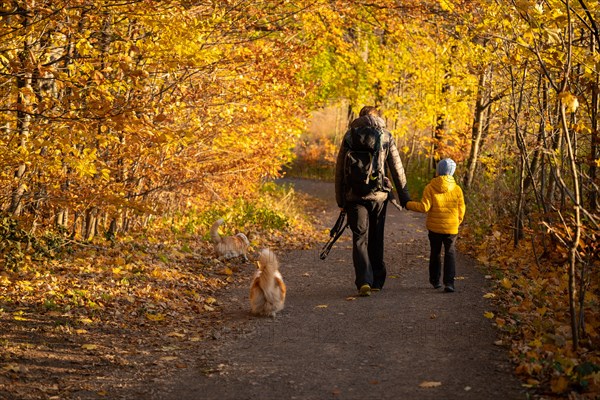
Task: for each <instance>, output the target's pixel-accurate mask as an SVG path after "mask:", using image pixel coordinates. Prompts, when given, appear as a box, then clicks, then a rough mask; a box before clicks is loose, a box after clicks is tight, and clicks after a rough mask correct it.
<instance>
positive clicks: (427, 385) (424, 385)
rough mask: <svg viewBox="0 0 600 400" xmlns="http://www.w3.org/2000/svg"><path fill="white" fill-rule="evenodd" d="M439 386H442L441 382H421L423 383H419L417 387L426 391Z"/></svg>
mask: <svg viewBox="0 0 600 400" xmlns="http://www.w3.org/2000/svg"><path fill="white" fill-rule="evenodd" d="M439 386H442V382H436V381H423V382H421V383H419V387H422V388H426V389H429V388H436V387H439Z"/></svg>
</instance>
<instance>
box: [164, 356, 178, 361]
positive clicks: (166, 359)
mask: <svg viewBox="0 0 600 400" xmlns="http://www.w3.org/2000/svg"><path fill="white" fill-rule="evenodd" d="M178 358H179V357H175V356H164V357H161V358H160V361H175V360H177V359H178Z"/></svg>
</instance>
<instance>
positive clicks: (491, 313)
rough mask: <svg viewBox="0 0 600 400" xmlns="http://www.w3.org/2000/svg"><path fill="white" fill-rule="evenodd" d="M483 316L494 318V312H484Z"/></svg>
mask: <svg viewBox="0 0 600 400" xmlns="http://www.w3.org/2000/svg"><path fill="white" fill-rule="evenodd" d="M483 316H484V317H486V318H487V319H492V318H494V313H493V312H491V311H486V312H484V313H483Z"/></svg>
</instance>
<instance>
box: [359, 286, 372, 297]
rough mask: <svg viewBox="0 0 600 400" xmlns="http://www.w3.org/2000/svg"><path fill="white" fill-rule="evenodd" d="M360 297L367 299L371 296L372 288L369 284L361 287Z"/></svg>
mask: <svg viewBox="0 0 600 400" xmlns="http://www.w3.org/2000/svg"><path fill="white" fill-rule="evenodd" d="M358 295H359V296H362V297H366V296H370V295H371V286H369V285H368V284H366V283H365V284H364V285H362V286H361V287H360V289H359V290H358Z"/></svg>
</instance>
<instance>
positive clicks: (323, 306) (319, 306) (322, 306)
mask: <svg viewBox="0 0 600 400" xmlns="http://www.w3.org/2000/svg"><path fill="white" fill-rule="evenodd" d="M315 308H327V304H319V305H318V306H316V307H315Z"/></svg>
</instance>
